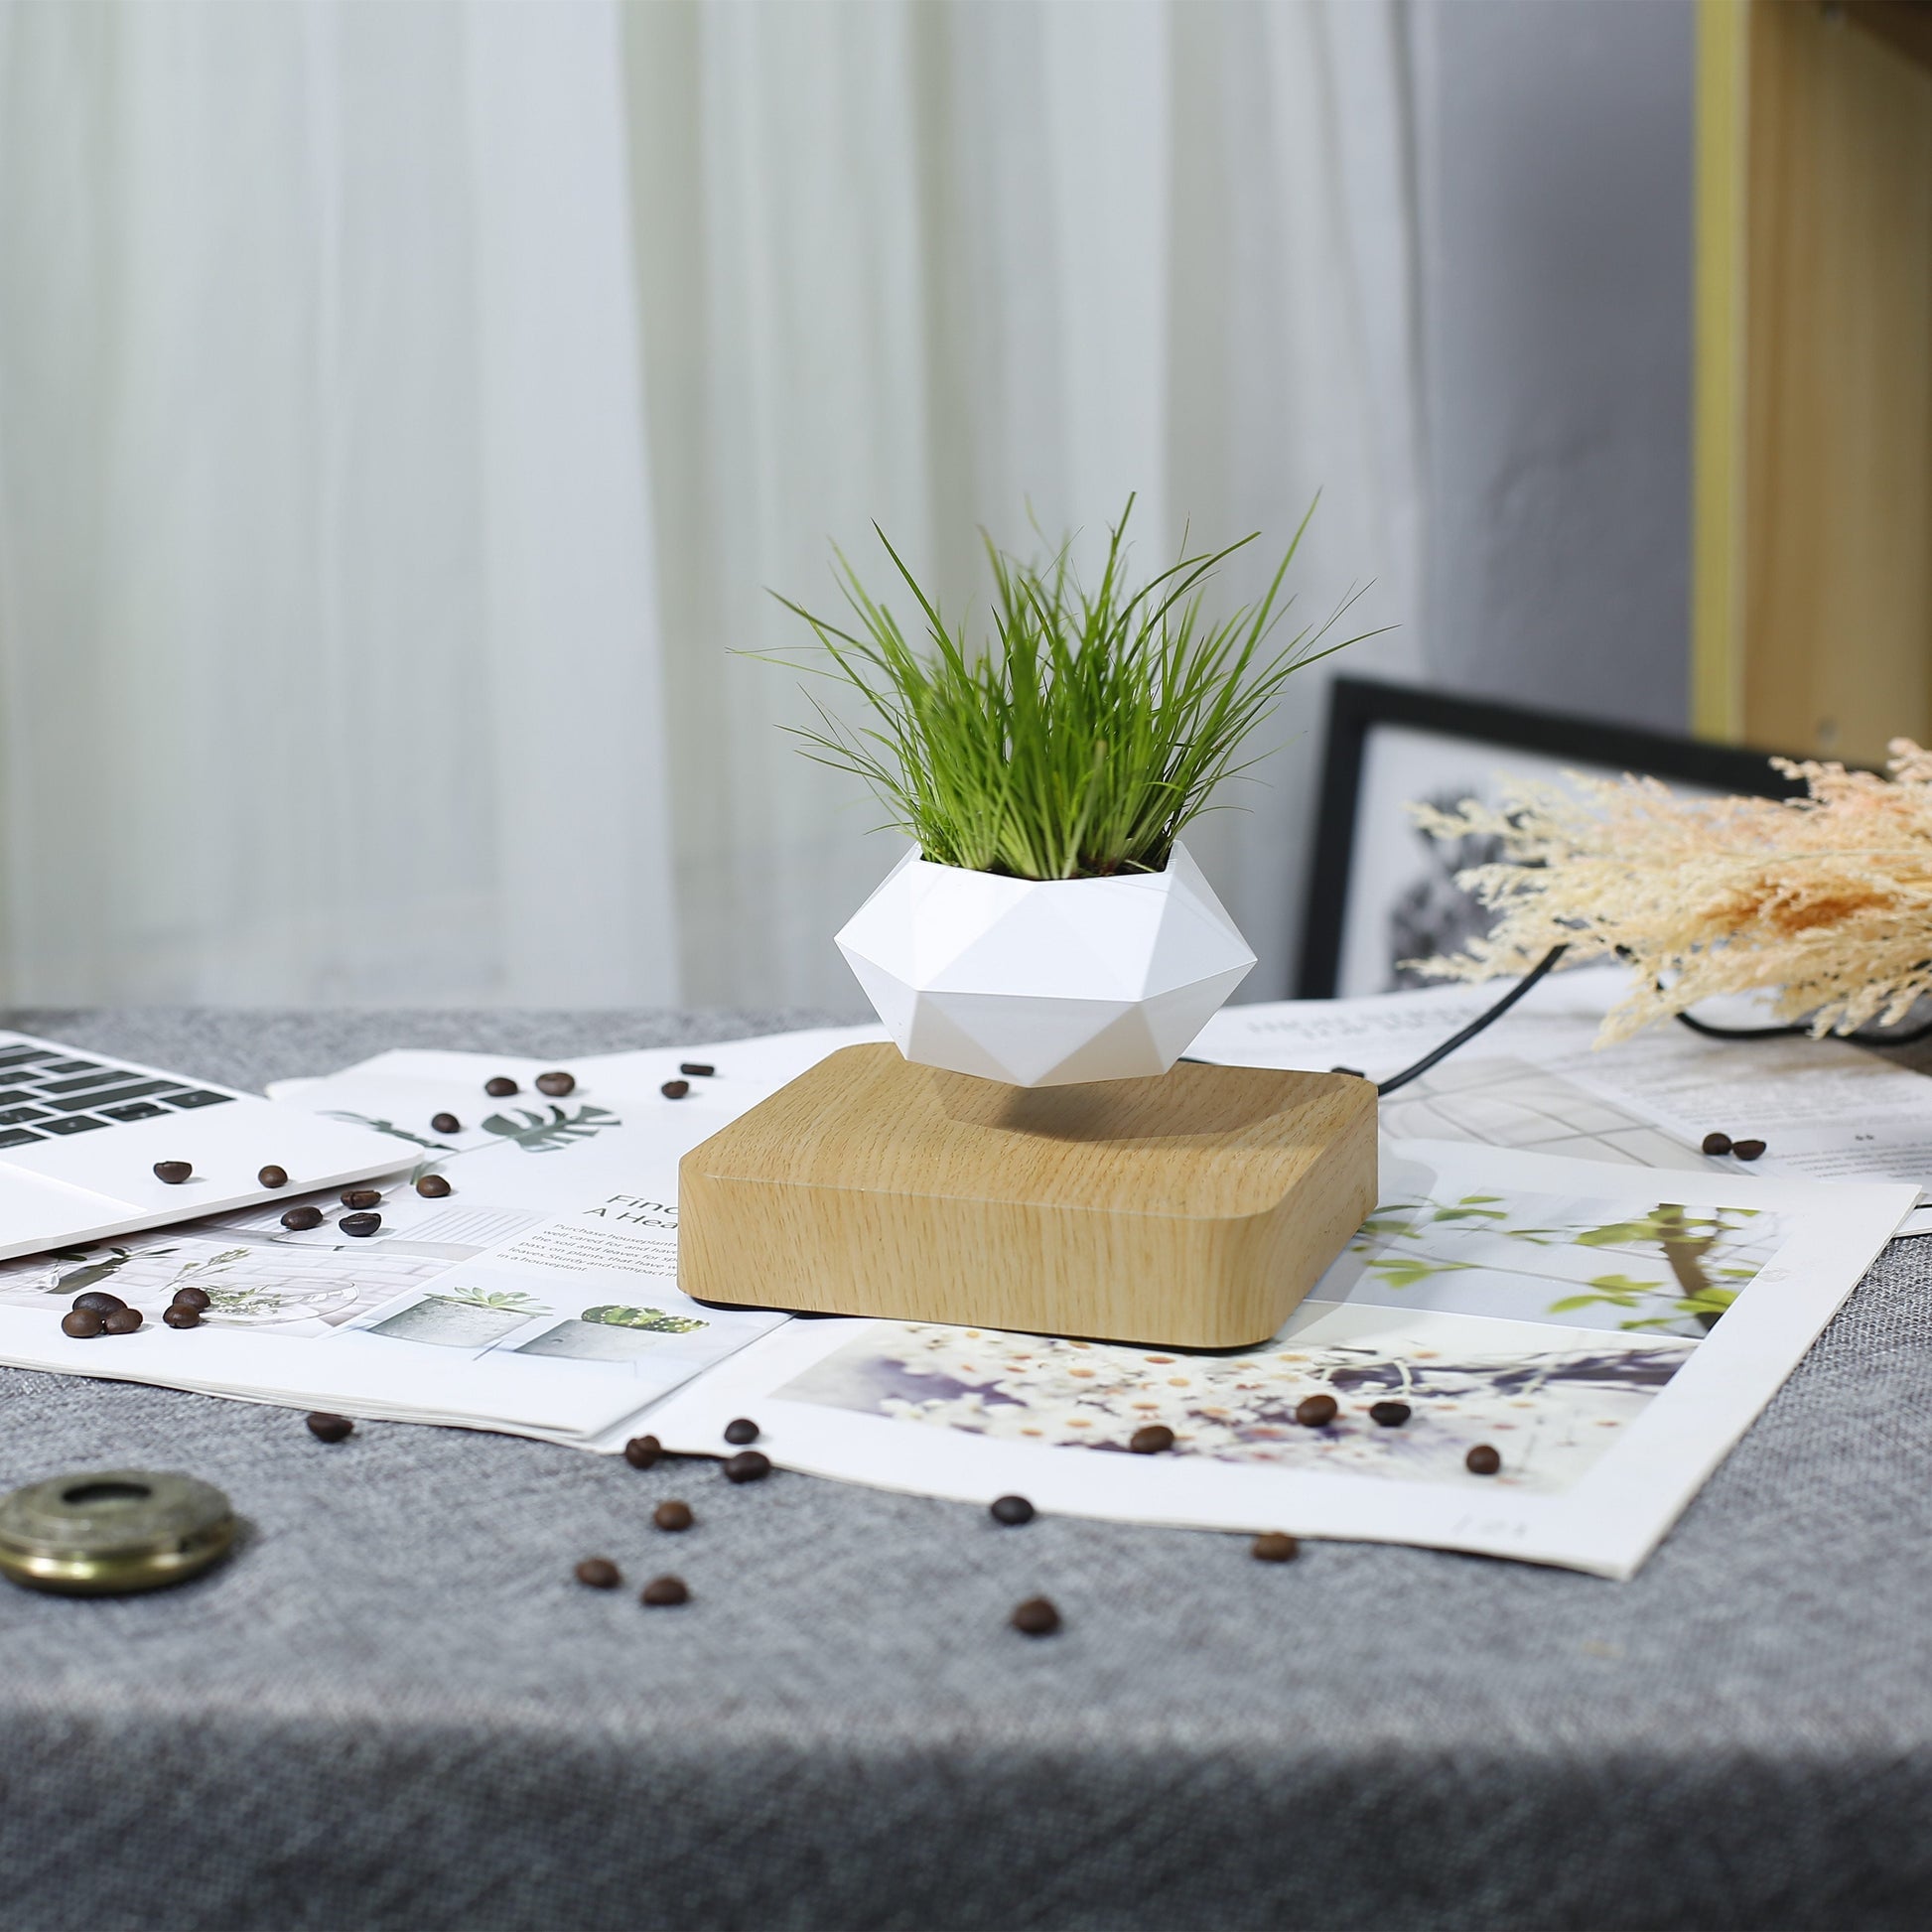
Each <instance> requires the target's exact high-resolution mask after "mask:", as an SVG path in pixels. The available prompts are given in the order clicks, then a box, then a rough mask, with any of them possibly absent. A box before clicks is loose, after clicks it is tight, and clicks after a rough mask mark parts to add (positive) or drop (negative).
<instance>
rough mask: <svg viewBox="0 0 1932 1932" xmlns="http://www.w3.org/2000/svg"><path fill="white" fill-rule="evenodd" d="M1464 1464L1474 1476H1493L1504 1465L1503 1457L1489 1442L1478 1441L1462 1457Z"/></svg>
mask: <svg viewBox="0 0 1932 1932" xmlns="http://www.w3.org/2000/svg"><path fill="white" fill-rule="evenodd" d="M1462 1466H1463V1467H1464V1468H1465V1469H1467V1470H1468V1472H1469V1473H1470V1474H1471V1475H1472V1476H1492V1475H1494V1474H1495V1473H1496V1471H1497V1470H1498V1469H1500V1468H1501V1467H1502V1466H1503V1459H1502V1457H1501V1456H1500V1455H1498V1454H1497V1453H1496V1451H1495V1450H1494V1449H1491V1448H1490V1447H1489V1445H1488V1444H1487V1443H1478V1444H1477V1445H1476V1446H1475V1448H1474V1449H1471V1450H1470V1451H1469V1452H1468V1454H1467V1455H1465V1456H1464V1457H1463V1458H1462Z"/></svg>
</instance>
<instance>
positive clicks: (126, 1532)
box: [0, 1469, 235, 1596]
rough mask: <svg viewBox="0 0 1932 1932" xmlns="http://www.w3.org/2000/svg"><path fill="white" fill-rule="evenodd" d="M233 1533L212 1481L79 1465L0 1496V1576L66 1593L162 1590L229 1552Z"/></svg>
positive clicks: (229, 1514)
mask: <svg viewBox="0 0 1932 1932" xmlns="http://www.w3.org/2000/svg"><path fill="white" fill-rule="evenodd" d="M234 1530H235V1521H234V1511H233V1510H232V1509H231V1508H230V1507H229V1505H228V1499H227V1497H226V1496H224V1495H223V1494H222V1493H221V1491H220V1490H218V1489H216V1488H215V1487H214V1486H213V1485H212V1484H211V1483H207V1482H200V1481H197V1480H196V1478H195V1477H194V1476H188V1475H182V1474H180V1473H179V1472H177V1471H174V1470H154V1469H82V1470H79V1471H77V1472H75V1473H73V1474H71V1475H64V1476H55V1477H53V1478H51V1479H50V1480H48V1481H46V1482H30V1483H29V1484H27V1486H26V1487H25V1488H23V1489H16V1490H14V1491H13V1492H12V1493H11V1494H9V1495H6V1496H0V1575H4V1576H7V1577H9V1578H11V1579H12V1580H13V1581H14V1582H15V1583H17V1584H25V1585H26V1586H27V1587H29V1588H31V1589H51V1590H60V1591H62V1592H64V1593H66V1594H68V1595H69V1596H115V1595H120V1594H123V1593H125V1592H127V1591H131V1590H137V1589H158V1588H160V1587H162V1586H163V1585H165V1584H179V1583H183V1582H185V1581H186V1580H187V1579H188V1578H190V1577H195V1576H199V1575H200V1574H201V1573H202V1572H203V1571H204V1570H206V1569H207V1567H208V1566H209V1565H210V1564H211V1563H214V1562H217V1561H218V1560H219V1559H220V1558H221V1557H223V1556H225V1555H226V1554H227V1550H228V1546H229V1545H230V1544H231V1543H232V1542H233V1541H234Z"/></svg>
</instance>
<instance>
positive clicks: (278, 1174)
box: [255, 1161, 289, 1187]
mask: <svg viewBox="0 0 1932 1932" xmlns="http://www.w3.org/2000/svg"><path fill="white" fill-rule="evenodd" d="M255 1178H256V1179H257V1180H258V1181H260V1182H261V1184H262V1185H263V1186H264V1187H286V1186H287V1185H288V1184H289V1171H288V1169H286V1168H278V1167H277V1166H276V1165H275V1164H274V1162H272V1161H271V1162H270V1163H269V1164H268V1166H267V1167H265V1168H264V1169H263V1170H262V1171H261V1173H258V1174H257V1175H256V1176H255Z"/></svg>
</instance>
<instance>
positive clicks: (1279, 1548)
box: [1252, 1530, 1302, 1563]
mask: <svg viewBox="0 0 1932 1932" xmlns="http://www.w3.org/2000/svg"><path fill="white" fill-rule="evenodd" d="M1252 1554H1253V1555H1254V1556H1255V1557H1256V1558H1258V1559H1259V1560H1260V1561H1261V1562H1262V1563H1293V1562H1294V1561H1295V1559H1296V1558H1297V1557H1299V1556H1300V1555H1301V1554H1302V1546H1301V1545H1300V1544H1299V1543H1297V1542H1296V1540H1295V1539H1294V1538H1293V1537H1292V1536H1284V1535H1283V1534H1282V1532H1281V1531H1280V1530H1270V1531H1269V1532H1268V1533H1267V1534H1266V1535H1265V1536H1258V1537H1256V1538H1255V1540H1254V1546H1253V1551H1252Z"/></svg>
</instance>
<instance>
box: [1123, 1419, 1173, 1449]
mask: <svg viewBox="0 0 1932 1932" xmlns="http://www.w3.org/2000/svg"><path fill="white" fill-rule="evenodd" d="M1127 1447H1128V1448H1129V1449H1132V1450H1133V1451H1134V1453H1135V1454H1136V1455H1159V1454H1160V1453H1161V1451H1162V1450H1163V1449H1173V1430H1172V1429H1170V1428H1169V1427H1168V1425H1167V1424H1166V1423H1164V1422H1151V1423H1149V1424H1148V1426H1147V1427H1146V1428H1145V1429H1137V1430H1135V1432H1134V1433H1133V1435H1132V1436H1130V1437H1129V1438H1128V1439H1127Z"/></svg>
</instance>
